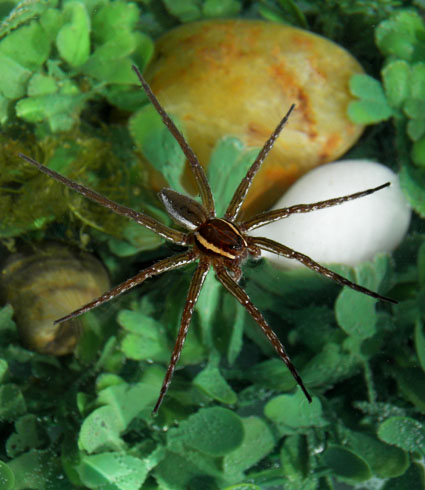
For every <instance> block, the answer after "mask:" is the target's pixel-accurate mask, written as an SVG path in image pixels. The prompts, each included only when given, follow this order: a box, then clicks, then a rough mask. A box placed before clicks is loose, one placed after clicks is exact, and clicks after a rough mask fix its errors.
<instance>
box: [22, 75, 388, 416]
mask: <svg viewBox="0 0 425 490" xmlns="http://www.w3.org/2000/svg"><path fill="white" fill-rule="evenodd" d="M132 68H133V70H134V71H135V73H136V75H137V77H138V79H139V81H140V83H141V86H142V88H143V90H144V91H145V92H146V95H147V97H148V98H149V100H150V102H151V103H152V104H153V106H154V107H155V109H156V110H157V112H158V113H159V115H160V116H161V118H162V121H163V122H164V124H165V125H166V127H167V128H168V130H169V131H170V132H171V134H172V135H173V137H174V138H175V139H176V141H177V142H178V144H179V146H180V147H181V149H182V150H183V152H184V154H185V156H186V158H187V160H188V162H189V165H190V168H191V171H192V173H193V175H194V177H195V180H196V183H197V187H198V189H199V193H200V196H201V199H202V205H201V204H199V203H198V202H197V201H195V200H194V199H192V198H191V197H189V196H186V195H183V194H180V193H178V192H176V191H173V190H172V189H168V188H164V189H162V190H161V191H160V192H159V198H160V200H161V201H162V203H163V205H164V206H165V209H166V210H167V212H168V213H169V214H170V216H171V217H172V218H173V220H174V221H175V222H176V223H177V224H178V225H180V227H181V228H184V229H186V231H180V230H176V229H173V228H170V227H168V226H166V225H164V224H162V223H160V222H159V221H157V220H155V219H154V218H151V217H150V216H147V215H145V214H143V213H139V212H137V211H135V210H133V209H130V208H127V207H125V206H122V205H120V204H118V203H116V202H114V201H111V200H110V199H108V198H106V197H104V196H102V195H101V194H98V193H97V192H95V191H93V190H91V189H89V188H87V187H85V186H83V185H81V184H78V183H77V182H74V181H72V180H70V179H68V178H66V177H64V176H62V175H60V174H58V173H57V172H55V171H53V170H51V169H49V168H48V167H46V166H44V165H42V164H41V163H39V162H37V161H35V160H33V159H32V158H30V157H28V156H26V155H23V154H21V153H20V154H19V156H20V157H21V158H22V159H24V160H26V161H27V162H29V163H31V164H32V165H34V166H35V167H37V168H38V169H39V170H40V171H41V172H44V173H45V174H47V175H48V176H50V177H52V178H53V179H55V180H57V181H59V182H61V183H62V184H64V185H66V186H68V187H70V188H71V189H73V190H74V191H76V192H78V193H80V194H82V195H83V196H85V197H87V198H89V199H91V200H92V201H94V202H96V203H98V204H100V205H101V206H104V207H106V208H109V209H111V210H112V211H113V212H115V213H117V214H119V215H122V216H126V217H127V218H130V219H132V220H134V221H136V222H137V223H139V224H140V225H142V226H145V227H146V228H148V229H149V230H151V231H153V232H155V233H157V234H158V235H160V236H161V237H163V238H165V239H166V240H168V241H170V242H172V243H175V244H177V245H181V246H183V247H187V250H185V251H184V252H181V253H178V254H176V255H173V256H171V257H168V258H165V259H163V260H160V261H158V262H156V263H155V264H154V265H152V266H150V267H148V268H146V269H144V270H142V271H140V272H139V273H138V274H136V275H135V276H134V277H131V278H130V279H127V280H126V281H124V282H123V283H122V284H119V285H118V286H116V287H114V288H113V289H111V290H110V291H108V292H106V293H105V294H103V295H102V296H100V297H99V298H97V299H95V300H93V301H92V302H90V303H88V304H86V305H84V306H82V307H81V308H78V309H77V310H75V311H73V312H71V313H69V314H68V315H66V316H64V317H63V318H60V319H58V320H56V321H55V322H54V323H55V324H58V323H62V322H64V321H66V320H70V319H71V318H75V317H77V316H79V315H81V314H83V313H85V312H87V311H89V310H91V309H93V308H96V307H98V306H100V305H101V304H103V303H105V302H107V301H109V300H111V299H113V298H115V297H117V296H118V295H119V294H122V293H124V292H126V291H128V290H129V289H131V288H133V287H135V286H137V285H138V284H140V283H142V282H143V281H145V280H146V279H148V278H150V277H153V276H156V275H158V274H161V273H163V272H166V271H170V270H174V269H178V268H179V267H183V266H185V265H188V264H191V263H193V262H198V265H197V268H196V270H195V272H194V274H193V277H192V280H191V283H190V286H189V291H188V294H187V299H186V303H185V305H184V309H183V314H182V318H181V323H180V328H179V332H178V335H177V340H176V343H175V345H174V349H173V352H172V355H171V359H170V362H169V365H168V368H167V372H166V374H165V377H164V380H163V383H162V386H161V389H160V393H159V397H158V400H157V402H156V404H155V407H154V409H153V413H154V414H156V413H157V412H158V409H159V407H160V405H161V403H162V401H163V399H164V396H165V394H166V393H167V390H168V387H169V385H170V382H171V379H172V377H173V374H174V370H175V367H176V364H177V362H178V360H179V358H180V354H181V351H182V348H183V344H184V342H185V339H186V335H187V332H188V328H189V324H190V322H191V318H192V315H193V310H194V307H195V304H196V301H197V299H198V297H199V293H200V291H201V288H202V285H203V284H204V281H205V278H206V276H207V274H208V272H209V270H210V268H211V267H212V268H213V269H214V271H215V274H216V277H217V279H218V280H219V281H220V283H221V284H222V285H223V286H224V287H225V289H227V291H228V292H229V293H230V294H232V295H233V296H234V297H235V298H236V299H237V300H238V301H239V302H240V303H241V304H242V306H243V307H244V308H245V309H246V310H247V311H248V313H249V314H250V315H251V316H252V318H253V319H254V320H255V322H256V323H257V324H258V325H259V327H260V328H261V330H262V331H263V333H264V334H265V335H266V337H267V339H268V340H269V342H270V343H271V344H272V345H273V347H274V348H275V350H276V352H277V354H278V356H279V357H280V358H281V359H282V361H283V362H284V363H285V364H286V366H287V367H288V369H289V370H290V372H291V374H292V376H293V377H294V378H295V381H296V382H297V383H298V385H299V386H300V387H301V389H302V391H303V393H304V395H305V397H306V398H307V400H308V401H309V402H311V401H312V398H311V396H310V394H309V393H308V391H307V389H306V387H305V386H304V383H303V381H302V379H301V377H300V375H299V374H298V372H297V370H296V369H295V366H294V365H293V364H292V361H291V359H290V358H289V356H288V354H287V353H286V350H285V347H284V346H283V344H282V343H281V342H280V340H279V338H278V337H277V335H276V334H275V333H274V332H273V330H272V329H271V328H270V326H269V325H268V323H267V322H266V320H265V319H264V317H263V315H262V314H261V312H260V311H259V310H258V309H257V308H256V307H255V305H254V304H253V303H252V302H251V300H250V298H249V297H248V295H247V293H246V292H245V291H244V289H242V288H241V286H240V285H239V284H238V283H239V280H240V278H241V276H242V269H241V265H242V263H243V261H244V260H245V259H246V258H248V256H250V255H251V256H253V257H259V256H260V255H261V250H268V251H269V252H273V253H275V254H279V255H283V256H284V257H287V258H289V259H295V260H298V261H299V262H301V263H302V264H304V265H305V266H307V267H308V268H310V269H312V270H314V271H316V272H318V273H319V274H322V275H323V276H326V277H329V278H330V279H333V280H334V281H336V282H337V283H338V284H341V285H343V286H348V287H350V288H352V289H354V290H355V291H359V292H361V293H364V294H367V295H369V296H372V297H373V298H377V299H380V300H384V301H388V302H390V303H397V302H396V301H395V300H393V299H391V298H386V297H384V296H381V295H380V294H378V293H375V292H373V291H370V290H369V289H366V288H364V287H363V286H359V285H358V284H355V283H353V282H351V281H349V280H348V279H346V278H345V277H343V276H341V275H339V274H337V273H335V272H332V271H331V270H329V269H327V268H326V267H323V266H322V265H320V264H318V263H317V262H315V261H314V260H312V259H311V258H310V257H308V256H307V255H304V254H302V253H300V252H297V251H295V250H292V249H291V248H289V247H286V246H285V245H282V244H280V243H278V242H275V241H273V240H270V239H268V238H265V237H252V236H249V235H248V234H247V233H248V232H249V231H251V230H254V229H255V228H259V227H261V226H264V225H267V224H268V223H271V222H273V221H277V220H280V219H282V218H286V217H287V216H290V215H291V214H295V213H309V212H310V211H315V210H317V209H323V208H328V207H331V206H336V205H338V204H342V203H344V202H347V201H351V200H353V199H358V198H360V197H364V196H368V195H369V194H373V193H374V192H377V191H379V190H381V189H384V188H385V187H388V186H389V185H390V183H389V182H387V183H385V184H383V185H380V186H378V187H375V188H373V189H367V190H365V191H362V192H356V193H354V194H350V195H347V196H342V197H337V198H334V199H328V200H326V201H320V202H316V203H313V204H298V205H295V206H290V207H287V208H282V209H277V210H274V211H266V212H263V213H260V214H257V215H256V216H254V217H252V218H250V219H247V220H239V219H238V215H239V212H240V210H241V206H242V204H243V202H244V200H245V197H246V195H247V193H248V190H249V188H250V186H251V184H252V181H253V179H254V177H255V175H256V173H257V172H258V170H259V169H260V167H261V164H262V163H263V161H264V159H265V158H266V157H267V155H268V153H269V152H270V150H271V149H272V147H273V144H274V142H275V141H276V139H277V137H278V136H279V134H280V133H281V131H282V129H283V127H284V126H285V124H286V123H287V121H288V119H289V117H290V115H291V113H292V111H293V110H294V108H295V104H293V105H292V106H291V107H290V108H289V110H288V112H287V113H286V115H285V116H284V117H283V118H282V120H281V121H280V123H279V124H278V125H277V127H276V129H275V130H274V131H273V133H272V134H271V136H270V137H269V138H268V140H267V141H266V142H265V144H264V146H263V148H262V149H261V151H260V152H259V154H258V156H257V158H256V159H255V161H254V163H253V164H252V165H251V167H250V168H249V170H248V172H247V174H246V176H245V177H244V178H243V179H242V181H241V182H240V184H239V186H238V188H237V189H236V191H235V193H234V195H233V197H232V199H231V201H230V204H229V205H228V207H227V211H226V213H225V215H224V217H223V218H218V217H217V216H216V213H215V206H214V199H213V196H212V193H211V188H210V186H209V184H208V181H207V178H206V175H205V172H204V170H203V168H202V167H201V165H200V163H199V161H198V159H197V157H196V155H195V154H194V152H193V150H192V149H191V147H190V146H189V144H188V143H187V141H186V140H185V139H184V137H183V135H182V134H181V133H180V131H179V130H178V129H177V127H176V125H175V124H174V123H173V121H172V120H171V118H170V116H169V115H168V114H167V113H166V112H165V110H164V109H163V107H162V106H161V104H160V103H159V101H158V99H157V98H156V97H155V95H154V94H153V92H152V90H151V88H150V87H149V85H148V83H147V82H146V81H145V79H144V78H143V76H142V74H141V73H140V71H139V69H138V68H137V67H136V66H135V65H133V67H132Z"/></svg>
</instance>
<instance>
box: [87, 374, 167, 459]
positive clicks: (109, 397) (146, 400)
mask: <svg viewBox="0 0 425 490" xmlns="http://www.w3.org/2000/svg"><path fill="white" fill-rule="evenodd" d="M157 396H158V391H157V387H156V386H152V384H151V383H148V382H142V383H137V384H136V385H134V386H129V385H128V384H127V383H121V384H117V385H112V386H109V387H108V388H106V389H104V390H102V391H101V392H100V393H99V395H98V397H97V403H98V404H101V405H105V406H102V407H100V408H97V409H96V410H94V411H93V412H92V413H91V414H90V415H89V416H88V417H87V418H86V419H85V420H84V422H83V424H82V426H81V430H80V435H79V439H78V446H79V447H80V449H83V450H85V451H87V452H89V453H92V452H95V451H99V450H104V449H109V450H113V451H116V450H122V449H124V447H125V445H124V442H123V441H122V439H121V438H120V434H121V432H123V431H124V430H125V429H126V428H127V427H128V425H129V424H130V422H131V421H132V420H133V419H134V418H135V417H137V416H138V415H141V413H142V412H143V414H144V415H145V416H146V414H149V416H150V410H151V409H152V406H153V402H154V401H155V400H156V398H157Z"/></svg>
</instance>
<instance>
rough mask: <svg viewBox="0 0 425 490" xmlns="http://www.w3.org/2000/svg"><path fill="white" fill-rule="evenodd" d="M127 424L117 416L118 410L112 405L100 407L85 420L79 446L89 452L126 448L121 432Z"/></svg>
mask: <svg viewBox="0 0 425 490" xmlns="http://www.w3.org/2000/svg"><path fill="white" fill-rule="evenodd" d="M124 428H125V424H124V422H123V420H122V419H120V418H119V417H117V410H116V409H114V408H113V407H111V406H106V407H100V408H98V409H96V410H95V411H94V412H92V413H91V414H90V415H89V416H88V417H87V418H86V419H85V420H84V422H83V424H82V426H81V430H80V435H79V438H78V447H79V448H80V449H81V450H84V451H87V452H88V453H93V452H97V451H100V450H109V451H119V450H123V449H124V448H125V444H124V441H123V440H122V439H121V438H120V437H119V434H120V432H121V431H122V430H124Z"/></svg>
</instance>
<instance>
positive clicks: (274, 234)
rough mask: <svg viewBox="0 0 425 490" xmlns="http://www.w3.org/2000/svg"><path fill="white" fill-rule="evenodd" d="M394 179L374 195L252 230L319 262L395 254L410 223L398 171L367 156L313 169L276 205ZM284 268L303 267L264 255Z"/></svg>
mask: <svg viewBox="0 0 425 490" xmlns="http://www.w3.org/2000/svg"><path fill="white" fill-rule="evenodd" d="M386 182H391V185H390V186H389V187H386V188H385V189H382V190H380V191H378V192H376V193H374V194H371V195H369V196H366V197H361V198H359V199H355V200H353V201H349V202H345V203H343V204H340V205H337V206H333V207H331V208H327V209H321V210H317V211H311V212H309V213H305V214H293V215H291V216H289V217H288V218H285V219H282V220H280V221H276V222H274V223H271V224H270V225H267V226H264V227H262V228H258V229H256V230H255V231H253V232H251V233H250V234H252V235H255V236H265V237H268V238H271V239H273V240H275V241H277V242H280V243H283V244H284V245H286V246H288V247H290V248H292V249H294V250H297V251H298V252H302V253H304V254H306V255H308V256H310V257H311V258H312V259H313V260H315V261H317V262H319V263H342V264H347V265H356V264H358V263H361V262H364V261H367V260H371V259H373V257H374V256H375V254H377V253H378V252H391V251H393V250H394V249H395V248H396V247H397V245H398V244H399V243H400V242H401V240H402V239H403V237H404V235H405V234H406V232H407V229H408V227H409V222H410V213H411V212H410V208H409V205H408V204H407V202H406V200H405V198H404V196H403V194H402V192H401V189H400V185H399V181H398V177H397V175H396V174H395V173H394V172H393V171H392V170H390V169H389V168H388V167H385V166H384V165H381V164H380V163H376V162H371V161H368V160H343V161H339V162H334V163H329V164H327V165H323V166H321V167H317V168H315V169H314V170H312V171H310V172H308V173H307V174H305V175H304V176H303V177H301V178H300V179H299V180H297V182H296V183H295V184H294V185H293V186H292V187H291V188H290V189H289V190H288V191H287V192H286V194H285V195H284V196H283V197H282V199H281V200H280V201H279V202H278V203H277V204H276V206H275V207H274V208H273V209H279V208H284V207H288V206H292V205H294V204H310V203H314V202H318V201H324V200H326V199H331V198H334V197H340V196H345V195H348V194H353V193H355V192H359V191H363V190H366V189H369V188H373V187H378V186H379V185H382V184H385V183H386ZM262 255H263V257H267V258H268V259H270V260H271V261H273V262H275V263H277V264H279V265H281V266H283V267H296V266H302V264H300V263H299V262H297V261H296V260H290V259H284V258H282V257H278V256H276V255H273V254H271V253H268V252H263V253H262Z"/></svg>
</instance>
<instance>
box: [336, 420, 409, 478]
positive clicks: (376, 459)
mask: <svg viewBox="0 0 425 490" xmlns="http://www.w3.org/2000/svg"><path fill="white" fill-rule="evenodd" d="M344 440H346V441H348V445H349V447H350V448H351V449H353V450H354V451H355V452H356V453H357V454H360V455H361V456H362V458H363V459H364V460H365V461H366V462H367V463H368V464H369V466H370V468H371V470H372V472H373V473H374V475H376V476H378V477H380V478H384V479H385V478H394V477H397V476H400V475H402V474H403V473H404V472H405V471H406V469H407V468H408V466H409V458H408V456H407V454H406V453H405V452H404V451H402V450H401V449H399V448H396V447H394V446H389V445H388V444H384V443H383V442H381V441H379V440H378V439H377V438H376V437H374V436H372V435H369V434H364V433H362V432H354V431H349V430H346V431H344Z"/></svg>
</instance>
